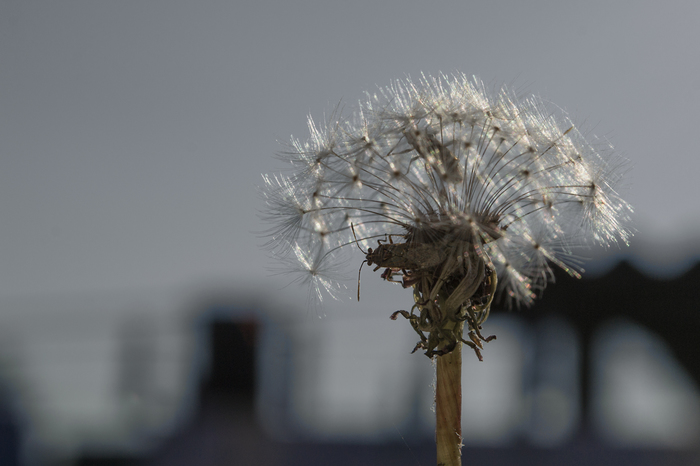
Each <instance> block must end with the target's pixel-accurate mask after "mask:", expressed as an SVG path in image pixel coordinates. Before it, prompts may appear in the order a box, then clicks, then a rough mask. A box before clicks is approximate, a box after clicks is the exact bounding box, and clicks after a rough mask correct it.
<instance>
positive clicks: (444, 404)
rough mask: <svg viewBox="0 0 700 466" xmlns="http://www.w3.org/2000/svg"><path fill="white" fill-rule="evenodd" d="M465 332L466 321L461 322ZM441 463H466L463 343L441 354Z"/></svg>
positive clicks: (437, 403)
mask: <svg viewBox="0 0 700 466" xmlns="http://www.w3.org/2000/svg"><path fill="white" fill-rule="evenodd" d="M458 326H459V329H458V331H459V332H461V331H462V328H463V327H464V324H463V323H460V324H458ZM435 412H436V416H437V419H436V420H437V424H436V427H435V440H436V443H437V464H438V466H460V465H461V464H462V344H461V343H458V344H457V347H456V348H455V349H454V350H453V351H451V352H449V353H447V354H445V355H442V356H437V384H436V387H435Z"/></svg>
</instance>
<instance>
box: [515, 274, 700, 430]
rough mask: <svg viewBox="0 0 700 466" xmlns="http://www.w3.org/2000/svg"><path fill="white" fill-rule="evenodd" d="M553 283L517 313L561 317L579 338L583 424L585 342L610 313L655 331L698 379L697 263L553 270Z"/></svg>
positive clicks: (587, 369) (587, 375)
mask: <svg viewBox="0 0 700 466" xmlns="http://www.w3.org/2000/svg"><path fill="white" fill-rule="evenodd" d="M555 278H556V285H555V286H552V287H549V288H547V290H546V292H545V293H544V296H543V297H542V299H541V300H539V301H537V304H536V305H535V306H534V308H533V309H532V310H531V311H524V312H520V313H519V315H520V316H521V317H522V318H523V319H526V320H529V321H537V320H540V319H542V318H543V317H545V316H548V315H550V314H553V315H558V316H562V317H564V318H565V319H566V320H567V321H568V322H569V323H571V324H572V325H573V326H574V328H575V329H576V331H577V332H578V335H579V338H580V341H581V356H582V361H581V363H582V364H581V370H582V371H581V383H580V387H581V391H582V396H581V402H582V406H581V412H582V413H583V419H582V421H583V423H584V425H583V426H582V427H583V429H584V431H585V430H588V429H589V426H587V416H588V414H589V409H588V406H589V403H590V387H591V360H590V354H591V345H592V342H593V337H594V334H595V332H596V330H597V329H599V328H601V326H602V325H603V324H604V323H606V322H609V321H612V320H615V319H620V318H624V319H628V320H630V321H632V322H635V323H637V324H639V325H642V326H643V327H646V328H648V329H649V330H651V331H652V332H654V333H656V334H657V335H658V336H659V337H661V338H662V339H663V340H664V341H666V342H667V344H668V345H669V347H670V348H671V350H672V352H673V355H674V356H675V357H676V358H677V359H678V361H679V362H680V363H681V364H682V365H683V366H684V367H685V369H686V370H687V371H688V373H689V374H690V375H691V377H692V378H693V380H694V381H695V382H696V384H698V385H700V358H699V357H698V343H697V335H698V334H700V313H699V312H698V311H699V309H698V308H700V290H699V289H698V283H700V265H696V266H695V267H693V268H692V269H690V270H688V271H687V272H686V273H685V274H683V275H682V276H680V277H677V278H674V279H672V280H660V279H654V278H650V277H647V276H646V275H643V274H642V273H640V272H639V271H638V270H636V269H635V268H634V267H632V266H631V265H630V264H629V263H627V262H621V263H620V264H619V265H617V266H616V267H615V268H614V269H613V270H611V271H610V272H609V273H607V274H605V275H603V276H601V277H597V278H590V279H589V278H584V279H583V280H576V279H574V278H572V277H570V276H568V275H566V274H565V273H563V272H561V271H559V270H556V271H555Z"/></svg>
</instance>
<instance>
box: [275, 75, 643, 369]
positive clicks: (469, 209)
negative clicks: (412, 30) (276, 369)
mask: <svg viewBox="0 0 700 466" xmlns="http://www.w3.org/2000/svg"><path fill="white" fill-rule="evenodd" d="M559 113H560V112H559ZM559 113H558V112H556V111H552V110H551V109H548V108H546V106H545V105H544V104H543V103H542V102H541V101H540V100H539V99H537V98H534V97H532V98H529V99H525V100H518V99H517V98H516V97H515V96H514V95H513V94H511V93H510V92H509V91H508V90H506V89H503V90H501V91H500V92H499V93H497V94H496V95H494V96H490V95H489V94H488V93H487V92H486V91H485V88H484V86H483V84H482V83H481V82H479V81H478V80H470V79H468V78H467V77H466V76H465V75H455V76H451V77H447V76H444V75H442V76H440V77H438V78H433V77H429V76H423V77H422V79H420V80H419V81H416V82H413V81H411V80H404V81H396V82H394V83H393V84H391V85H390V86H389V87H387V88H385V89H381V90H380V92H379V93H378V94H376V95H368V96H367V99H366V100H365V101H364V102H360V104H359V108H358V110H357V111H356V112H355V114H354V115H352V116H351V117H350V118H347V119H344V118H342V117H341V115H340V113H339V111H338V109H336V111H335V112H334V113H333V114H332V116H331V118H330V119H329V120H328V121H326V122H325V123H324V124H321V125H319V124H317V123H315V122H314V121H313V120H311V119H309V130H310V138H309V139H308V141H306V142H300V141H298V140H293V141H292V143H291V146H290V149H289V150H288V151H287V152H286V153H284V154H282V158H283V159H285V160H287V161H289V162H291V164H292V167H293V172H292V173H291V174H290V175H288V176H264V177H263V183H264V188H263V193H264V196H265V200H266V203H267V211H266V220H269V221H272V222H273V224H274V226H273V227H272V228H271V229H270V230H269V232H268V233H269V235H270V240H269V242H268V246H269V247H270V248H271V249H273V250H274V251H275V253H276V254H277V255H278V256H279V257H283V258H285V259H286V260H289V261H290V262H293V263H295V264H296V268H295V270H296V271H297V272H300V273H302V274H306V277H305V278H303V281H305V282H308V283H309V284H310V287H311V290H312V294H313V296H315V298H316V299H321V297H322V296H323V294H324V293H326V292H331V293H335V291H336V289H337V288H336V286H335V285H334V283H333V281H332V280H331V279H330V277H328V276H325V272H327V271H330V270H336V269H337V267H338V266H340V265H343V264H341V263H339V262H338V261H339V260H338V258H337V254H338V253H339V252H341V251H350V250H353V251H354V253H356V252H357V246H356V245H355V244H354V243H357V245H359V246H361V247H362V249H363V250H365V251H367V252H366V260H367V263H368V264H372V265H375V266H376V269H375V270H377V269H384V271H383V272H382V274H381V276H382V278H384V279H386V280H390V281H394V282H400V283H401V284H402V285H403V286H404V287H406V288H412V289H413V295H414V304H413V307H412V308H411V310H410V311H397V312H398V313H394V316H397V315H402V316H404V317H406V318H407V319H408V320H409V321H410V323H411V325H412V326H413V328H414V329H415V331H416V332H417V334H418V335H419V338H420V339H419V342H418V345H417V346H416V349H423V350H424V351H425V353H426V354H427V355H428V356H430V357H432V356H434V355H442V354H446V353H449V352H450V351H452V349H453V348H454V347H455V346H456V345H457V344H458V343H460V342H462V343H464V344H466V345H468V346H470V347H471V348H473V349H474V351H475V352H476V353H477V355H478V356H479V357H481V353H480V351H479V350H480V349H481V348H482V342H484V341H488V339H487V338H483V337H482V336H481V333H480V328H481V325H482V324H483V323H484V321H485V320H486V317H487V316H488V314H489V311H490V306H491V302H492V299H493V297H494V295H496V296H498V297H500V299H502V301H503V302H504V304H505V305H507V306H516V307H519V306H522V305H524V306H529V305H531V304H532V302H533V299H534V297H535V293H536V292H538V291H541V290H542V289H543V288H544V287H546V285H547V284H548V283H549V282H550V281H552V280H553V271H552V267H559V268H561V269H563V270H565V271H566V272H568V273H569V274H570V275H572V276H575V277H578V276H580V272H581V271H582V269H581V268H580V261H579V260H578V256H576V254H575V250H576V248H577V247H579V246H582V245H584V244H585V243H586V242H587V241H588V239H591V240H592V241H594V242H596V243H598V244H602V245H606V246H607V245H610V244H613V243H616V242H621V243H624V244H627V242H628V240H629V238H630V236H631V233H630V231H629V230H628V229H627V227H626V224H627V223H628V221H629V216H630V213H631V208H630V206H629V205H628V204H627V203H626V202H625V201H623V200H622V199H621V198H620V197H619V195H618V193H617V192H616V191H615V189H616V188H615V186H616V185H617V183H618V182H619V181H620V178H621V175H622V170H621V167H622V163H621V161H620V159H619V158H617V157H614V156H611V155H609V154H606V153H600V152H598V151H596V150H595V149H594V148H593V146H592V145H590V144H589V143H588V142H586V140H585V139H584V137H583V136H582V135H581V133H580V132H579V131H578V129H577V128H576V127H575V126H574V125H573V124H572V123H571V122H570V121H569V120H568V119H567V118H566V117H565V116H563V115H559ZM557 115H559V116H557ZM353 230H354V232H353ZM358 262H359V261H358ZM464 323H466V324H467V326H468V332H469V335H468V339H465V338H464V337H463V335H462V330H461V329H462V325H463V324H464Z"/></svg>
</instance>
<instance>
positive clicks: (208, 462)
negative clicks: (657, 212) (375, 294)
mask: <svg viewBox="0 0 700 466" xmlns="http://www.w3.org/2000/svg"><path fill="white" fill-rule="evenodd" d="M555 275H556V276H555V278H556V285H554V286H551V287H549V288H548V289H547V291H546V292H545V293H544V296H543V297H542V299H541V300H539V301H537V304H536V305H535V307H533V308H532V309H527V310H521V311H518V312H514V313H513V315H514V316H515V317H516V318H517V319H519V320H521V321H522V322H529V323H530V324H531V325H530V326H529V328H530V329H531V330H532V336H533V347H532V352H531V353H532V358H533V362H532V365H531V366H529V367H530V368H531V369H532V370H531V374H530V375H531V381H530V383H531V386H532V389H533V391H532V393H533V394H534V395H535V396H536V397H540V398H539V400H543V401H542V403H541V406H543V408H540V411H539V412H538V413H536V417H535V418H533V420H532V422H533V423H532V424H531V425H529V426H525V428H526V429H528V428H529V429H532V430H533V432H531V433H527V434H525V433H523V434H521V435H520V436H519V437H518V438H515V439H514V440H513V441H512V442H511V443H509V444H508V446H505V447H498V448H496V447H493V448H491V447H483V446H479V445H474V446H471V445H470V446H469V447H465V449H464V451H463V455H464V458H465V464H480V465H518V466H523V465H524V466H529V465H532V466H535V465H537V466H540V465H545V466H546V465H567V466H578V465H581V466H583V465H592V464H600V465H616V466H618V465H620V466H661V465H666V464H674V465H683V466H686V465H687V466H690V465H696V464H700V451H699V450H698V449H693V448H691V449H687V450H683V449H678V450H667V449H663V448H623V447H619V446H615V445H614V444H612V443H610V442H607V441H606V439H605V438H604V437H603V436H602V434H601V432H598V431H596V430H595V426H594V425H593V424H592V423H591V422H590V409H589V408H590V405H591V403H590V395H591V389H590V383H591V378H592V376H591V371H592V369H591V367H592V361H591V354H592V345H593V344H594V342H595V341H596V340H595V335H596V332H598V331H599V330H600V329H601V328H602V327H603V326H605V325H606V324H607V323H609V322H611V321H615V320H620V319H626V320H629V321H632V322H635V323H636V324H638V325H641V326H643V327H645V328H647V329H649V330H651V331H652V332H654V333H655V334H656V335H658V336H659V337H661V338H663V339H664V340H665V341H666V342H667V343H668V346H669V347H670V348H671V351H672V352H673V354H674V355H675V357H676V358H677V359H678V361H679V362H680V363H681V364H682V365H683V366H684V367H685V369H686V370H687V372H688V374H690V376H691V377H692V379H693V380H694V381H695V382H696V383H697V384H699V385H700V358H697V349H696V348H697V343H696V335H697V334H698V333H700V314H698V307H700V293H698V291H697V288H696V286H697V285H696V284H697V283H698V282H699V281H700V266H696V267H694V268H693V269H691V270H689V271H688V272H687V273H686V274H684V275H683V276H681V277H678V278H675V279H673V280H659V279H653V278H649V277H647V276H644V275H642V274H641V273H639V272H638V271H637V270H635V269H634V268H633V267H631V266H630V265H629V264H627V263H621V264H619V265H618V266H617V267H616V268H614V269H613V270H612V271H610V272H609V273H607V274H606V275H604V276H601V277H597V278H590V279H589V278H584V279H583V280H576V279H573V278H571V277H569V276H568V275H566V274H564V273H560V272H555ZM235 302H236V300H235V299H231V300H230V303H232V304H231V305H230V306H228V307H227V306H226V303H225V302H224V303H223V305H222V304H221V303H219V304H218V306H219V307H222V306H223V307H224V308H226V307H227V308H228V309H229V310H230V309H234V308H235V305H234V304H233V303H235ZM199 315H201V316H203V317H205V320H204V321H203V324H204V325H203V326H202V329H206V330H205V333H206V334H207V335H208V338H205V339H204V340H205V341H206V342H207V343H206V344H205V345H204V348H205V350H206V351H207V352H208V353H209V357H208V370H206V371H205V372H204V375H203V376H202V379H201V382H200V385H199V396H198V406H197V407H196V410H195V413H194V415H193V416H191V417H190V418H189V421H187V422H185V423H184V425H183V426H182V428H181V430H180V431H179V432H178V433H176V434H175V435H174V436H172V437H170V438H168V439H165V440H164V441H163V442H162V443H161V444H160V446H158V447H157V448H156V449H154V450H153V451H151V453H150V454H149V455H148V456H147V457H144V458H141V459H136V458H134V459H130V458H111V459H99V458H87V457H86V458H83V459H82V460H81V461H80V462H78V463H77V464H78V465H81V466H86V465H127V464H128V465H139V466H141V465H143V466H166V465H167V466H185V465H188V466H189V465H194V464H196V465H198V466H199V465H201V466H219V465H222V466H223V465H238V464H240V465H248V464H251V465H252V464H256V465H300V466H301V465H309V464H333V465H338V466H345V465H347V466H350V465H357V464H362V465H365V466H371V465H382V466H387V465H397V466H398V465H407V464H408V465H419V464H421V465H425V464H433V462H434V448H435V447H434V442H433V440H432V438H431V437H432V436H426V437H425V438H410V437H408V436H406V437H404V436H400V440H398V439H393V440H391V441H379V440H378V442H377V443H376V444H357V443H342V442H332V443H329V442H323V441H322V440H320V439H317V440H314V439H313V438H310V437H305V439H306V440H305V441H302V442H280V441H277V440H273V439H272V438H270V437H269V436H268V435H267V434H266V433H265V431H264V430H263V429H261V428H260V426H259V424H258V421H257V417H256V412H255V398H256V397H258V396H260V393H261V389H262V390H270V388H269V387H265V388H261V387H259V386H258V383H262V382H260V380H262V379H263V378H264V377H262V376H261V373H256V369H257V368H260V367H262V366H261V364H267V363H269V362H266V361H265V360H263V359H265V357H264V355H265V354H267V353H266V351H267V352H269V351H270V350H269V349H266V348H267V347H266V346H265V345H266V344H268V345H269V342H268V343H266V342H265V340H266V339H265V338H263V336H264V335H266V333H265V332H267V331H268V330H267V328H268V326H269V324H270V323H269V322H266V321H262V320H257V318H256V317H254V316H256V315H257V316H262V315H263V314H262V313H259V314H255V313H247V314H246V313H238V312H236V311H231V312H220V310H219V311H217V312H214V313H210V312H208V310H207V308H205V309H203V310H202V312H201V313H200V314H199ZM222 316H223V317H222ZM200 323H202V321H200ZM275 341H277V340H275ZM496 343H497V342H496ZM293 350H294V349H293V348H288V347H286V346H280V347H279V348H277V349H276V350H275V351H274V354H275V355H276V356H279V357H281V358H283V359H284V360H285V361H289V358H288V354H286V353H287V352H290V351H293ZM406 357H410V356H409V355H407V356H406ZM484 364H488V362H486V363H484ZM275 367H277V366H275ZM284 369H289V368H288V367H285V368H284ZM292 369H293V368H291V369H290V370H292ZM276 370H277V371H279V370H281V369H280V368H277V369H276ZM562 374H563V375H565V376H563V375H562ZM274 380H276V385H285V382H284V381H285V380H286V379H284V378H280V379H274ZM274 390H276V391H277V392H280V393H287V392H288V391H289V387H288V386H276V387H274ZM557 393H567V394H568V395H570V396H569V398H570V399H572V400H580V406H578V407H576V406H573V407H567V408H566V409H572V410H573V411H572V412H573V413H574V414H573V415H572V417H571V419H573V421H572V422H574V425H572V426H567V425H564V427H562V428H560V429H559V430H557V431H552V432H555V433H550V431H548V430H547V429H546V428H547V424H548V423H551V422H553V420H554V421H557V419H561V422H562V423H563V422H565V421H566V419H569V418H565V417H558V416H559V414H560V413H557V412H554V411H552V410H554V409H556V408H553V405H552V402H551V400H555V401H556V400H557V398H556V397H553V395H552V394H554V395H556V394H557ZM536 402H538V399H537V398H535V399H534V401H533V403H536ZM574 403H575V402H574ZM277 412H279V423H280V425H283V426H290V425H294V424H293V423H292V424H289V423H288V419H286V416H289V412H288V411H287V410H285V409H279V410H278V411H277ZM567 422H568V421H567ZM285 428H286V427H285ZM556 432H563V434H561V435H562V436H564V437H565V440H564V441H559V440H558V437H556V436H557V435H560V434H557V433H556ZM542 447H546V448H542ZM3 464H4V463H3ZM10 464H11V463H10Z"/></svg>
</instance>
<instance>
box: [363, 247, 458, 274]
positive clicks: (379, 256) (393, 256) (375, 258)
mask: <svg viewBox="0 0 700 466" xmlns="http://www.w3.org/2000/svg"><path fill="white" fill-rule="evenodd" d="M446 258H447V254H446V252H445V249H444V248H442V247H440V246H439V245H436V244H427V243H398V244H393V243H389V244H382V243H379V246H377V249H375V250H372V248H370V249H368V250H367V257H366V259H367V265H374V264H376V265H377V268H375V270H378V269H380V268H382V267H386V268H390V269H403V270H421V269H431V268H433V267H437V266H438V265H440V264H441V263H442V262H444V261H445V259H446Z"/></svg>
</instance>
